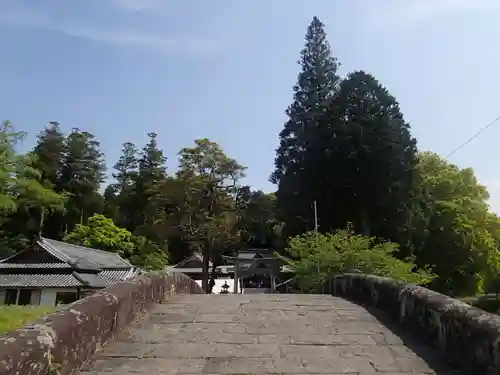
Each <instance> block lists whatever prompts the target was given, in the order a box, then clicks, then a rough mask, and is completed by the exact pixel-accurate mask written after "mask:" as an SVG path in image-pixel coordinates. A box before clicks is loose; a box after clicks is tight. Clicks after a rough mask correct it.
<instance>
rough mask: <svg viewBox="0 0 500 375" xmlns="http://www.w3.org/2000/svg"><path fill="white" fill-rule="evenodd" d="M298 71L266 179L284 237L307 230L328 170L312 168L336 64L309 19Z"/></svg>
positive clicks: (319, 146) (335, 85) (335, 87)
mask: <svg viewBox="0 0 500 375" xmlns="http://www.w3.org/2000/svg"><path fill="white" fill-rule="evenodd" d="M298 64H299V65H300V72H299V74H298V77H297V83H296V85H295V86H294V88H293V102H292V104H291V105H290V106H289V107H288V109H287V111H286V114H287V117H288V118H287V121H286V123H285V125H284V128H283V130H282V131H281V132H280V134H279V137H280V145H279V147H278V149H277V151H276V159H275V170H274V172H273V174H272V175H271V181H272V182H273V183H276V184H277V185H278V191H277V193H276V196H277V204H278V207H279V210H280V214H281V216H280V219H281V220H283V221H284V222H285V223H286V233H287V234H290V235H295V234H300V233H303V232H304V231H307V230H310V229H312V228H313V216H312V209H311V204H312V202H313V201H314V200H315V199H317V196H318V192H317V191H316V189H317V188H319V187H321V186H322V181H321V179H322V177H323V175H324V173H325V172H326V171H327V170H328V168H326V169H322V166H321V165H319V164H318V152H320V153H321V152H322V150H323V149H322V146H323V139H322V136H321V135H319V130H320V129H324V128H325V127H327V126H328V124H327V122H326V121H328V119H327V118H326V117H325V116H324V113H325V111H326V108H327V107H328V104H329V102H330V100H331V98H332V97H333V96H334V95H335V94H336V92H337V90H338V85H339V81H340V78H339V76H338V75H337V69H338V67H339V63H338V62H337V59H336V58H335V57H333V56H332V53H331V48H330V45H329V43H328V40H327V36H326V33H325V30H324V25H323V23H322V22H321V21H320V20H319V19H318V18H317V17H314V18H313V20H312V22H311V24H310V25H309V27H308V29H307V33H306V36H305V46H304V48H303V49H302V51H301V52H300V59H299V61H298Z"/></svg>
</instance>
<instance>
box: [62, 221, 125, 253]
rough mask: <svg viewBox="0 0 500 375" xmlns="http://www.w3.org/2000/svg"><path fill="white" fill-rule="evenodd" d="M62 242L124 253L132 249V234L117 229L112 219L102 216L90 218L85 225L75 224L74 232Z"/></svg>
mask: <svg viewBox="0 0 500 375" xmlns="http://www.w3.org/2000/svg"><path fill="white" fill-rule="evenodd" d="M64 241H67V242H70V243H73V244H76V245H82V246H86V247H90V248H94V249H100V250H106V251H112V252H126V251H130V250H132V249H133V247H134V244H133V243H132V233H130V232H129V231H128V230H126V229H123V228H119V227H117V226H116V225H115V223H113V220H112V219H108V218H106V217H105V216H104V215H94V216H92V217H90V218H89V220H88V223H87V225H83V224H77V225H76V228H75V230H74V231H73V232H71V233H69V234H67V235H66V236H65V237H64Z"/></svg>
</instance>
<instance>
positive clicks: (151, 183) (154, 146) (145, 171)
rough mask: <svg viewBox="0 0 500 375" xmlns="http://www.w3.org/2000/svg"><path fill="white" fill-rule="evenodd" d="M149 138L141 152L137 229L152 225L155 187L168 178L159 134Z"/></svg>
mask: <svg viewBox="0 0 500 375" xmlns="http://www.w3.org/2000/svg"><path fill="white" fill-rule="evenodd" d="M148 137H149V142H148V143H147V144H146V146H144V148H143V149H142V150H141V153H140V156H139V159H138V174H137V177H136V184H135V188H136V192H135V202H136V204H137V207H138V212H137V214H136V215H135V220H136V221H135V222H134V226H135V227H136V228H137V227H140V226H143V225H146V224H151V223H152V221H153V219H154V215H155V208H154V207H151V204H149V203H150V199H151V198H152V197H153V196H154V190H155V186H156V185H157V184H158V183H160V182H161V181H164V180H165V178H166V177H167V168H166V166H165V163H166V162H167V158H166V157H165V156H164V155H163V150H161V149H160V148H158V142H157V140H156V137H157V134H156V133H148ZM123 178H125V180H126V178H128V176H127V175H123Z"/></svg>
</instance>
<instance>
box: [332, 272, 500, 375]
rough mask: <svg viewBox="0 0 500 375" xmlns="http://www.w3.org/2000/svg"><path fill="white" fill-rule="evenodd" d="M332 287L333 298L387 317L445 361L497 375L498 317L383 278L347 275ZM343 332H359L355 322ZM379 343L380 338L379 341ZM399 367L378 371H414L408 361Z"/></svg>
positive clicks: (499, 366) (499, 350)
mask: <svg viewBox="0 0 500 375" xmlns="http://www.w3.org/2000/svg"><path fill="white" fill-rule="evenodd" d="M330 287H331V288H332V293H333V294H334V295H337V296H344V297H347V298H349V299H352V300H355V301H358V302H360V303H362V304H364V305H370V306H373V307H376V308H377V309H379V310H381V311H384V312H386V313H388V314H389V315H390V316H392V318H393V320H395V321H397V322H399V323H400V324H401V325H402V327H404V329H406V330H408V331H412V332H413V333H414V334H416V335H418V336H419V337H421V338H423V339H425V341H426V342H427V343H429V344H431V345H433V346H434V347H436V348H438V349H439V350H440V351H441V352H442V353H443V354H444V355H445V356H446V358H447V360H448V361H449V362H451V363H453V364H455V365H457V366H461V367H463V368H469V369H471V370H472V371H473V372H474V373H477V374H495V375H498V374H500V347H499V343H500V317H499V316H497V315H492V314H489V313H487V312H485V311H482V310H479V309H477V308H474V307H472V306H469V305H467V304H465V303H463V302H461V301H458V300H455V299H453V298H450V297H448V296H445V295H443V294H440V293H436V292H434V291H431V290H429V289H426V288H422V287H419V286H415V285H409V284H405V283H403V282H401V281H396V280H393V279H389V278H384V277H378V276H371V275H363V274H346V275H341V276H337V277H335V279H334V280H333V282H332V283H330ZM343 330H344V332H346V330H347V331H348V332H349V333H352V331H360V330H363V327H362V326H361V325H359V324H357V323H354V325H353V326H351V327H349V328H347V327H346V326H344V327H343ZM381 339H382V338H381V337H378V338H377V340H378V341H377V342H378V343H380V342H382V341H381ZM385 339H386V338H384V340H385ZM391 340H392V338H391ZM403 362H404V363H398V364H393V365H390V366H387V365H381V366H379V367H378V369H380V371H388V370H389V369H391V370H392V371H402V369H406V368H410V367H412V365H410V364H409V363H408V361H403ZM408 366H409V367H408Z"/></svg>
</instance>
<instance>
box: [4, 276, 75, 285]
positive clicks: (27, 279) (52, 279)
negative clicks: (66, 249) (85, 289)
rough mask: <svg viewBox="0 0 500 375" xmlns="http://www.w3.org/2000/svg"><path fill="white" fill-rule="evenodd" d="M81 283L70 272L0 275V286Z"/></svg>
mask: <svg viewBox="0 0 500 375" xmlns="http://www.w3.org/2000/svg"><path fill="white" fill-rule="evenodd" d="M82 285H83V284H82V283H81V282H80V281H78V279H77V278H76V277H75V276H73V275H72V274H67V273H66V274H6V275H0V286H2V287H3V288H6V287H53V288H64V287H78V286H82Z"/></svg>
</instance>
